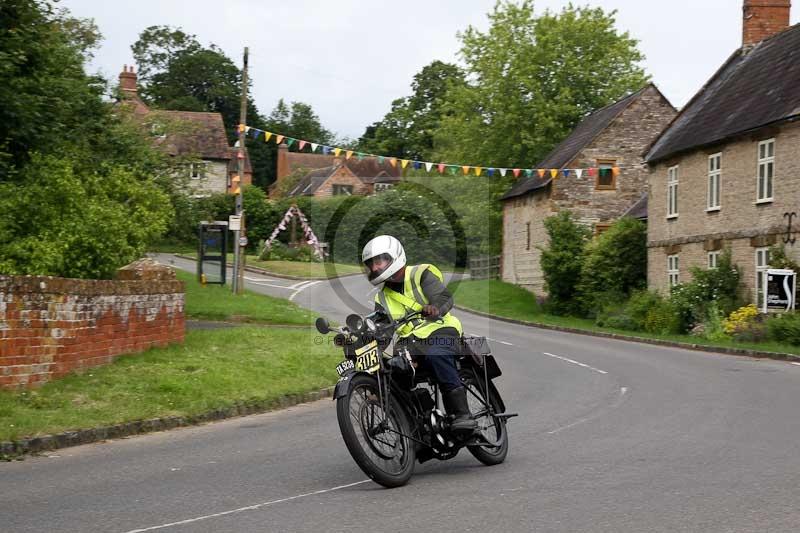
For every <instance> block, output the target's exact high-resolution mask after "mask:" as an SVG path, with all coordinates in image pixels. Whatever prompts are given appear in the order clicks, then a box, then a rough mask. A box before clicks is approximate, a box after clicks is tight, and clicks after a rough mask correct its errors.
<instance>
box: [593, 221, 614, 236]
mask: <svg viewBox="0 0 800 533" xmlns="http://www.w3.org/2000/svg"><path fill="white" fill-rule="evenodd" d="M610 227H611V224H595V225H594V236H595V237H599V236H600V235H602V234H603V233H605V232H606V231H608V228H610Z"/></svg>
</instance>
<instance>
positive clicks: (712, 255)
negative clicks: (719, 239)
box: [708, 250, 722, 269]
mask: <svg viewBox="0 0 800 533" xmlns="http://www.w3.org/2000/svg"><path fill="white" fill-rule="evenodd" d="M721 253H722V252H721V251H719V250H717V251H716V252H708V268H709V269H712V268H717V266H719V256H720V254H721Z"/></svg>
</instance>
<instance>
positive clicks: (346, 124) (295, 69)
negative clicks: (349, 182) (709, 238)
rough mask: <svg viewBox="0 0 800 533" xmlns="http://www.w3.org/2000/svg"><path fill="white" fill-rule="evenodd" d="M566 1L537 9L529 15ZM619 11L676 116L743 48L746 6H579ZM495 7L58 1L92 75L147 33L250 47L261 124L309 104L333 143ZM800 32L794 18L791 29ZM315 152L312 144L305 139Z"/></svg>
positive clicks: (438, 1)
mask: <svg viewBox="0 0 800 533" xmlns="http://www.w3.org/2000/svg"><path fill="white" fill-rule="evenodd" d="M568 3H569V2H568V1H562V0H538V1H536V3H535V5H536V10H537V11H539V12H543V11H544V10H545V9H550V10H553V11H560V10H561V9H562V8H563V7H564V6H566V5H567V4H568ZM573 3H574V4H576V5H590V6H592V7H602V8H603V9H605V10H607V11H610V10H616V11H617V15H616V20H617V28H618V29H619V30H620V31H628V32H630V34H631V36H632V37H634V38H636V39H638V40H639V41H640V43H639V47H640V50H641V51H642V52H643V53H644V55H645V56H646V59H645V61H644V63H643V66H644V68H645V70H646V71H647V72H648V73H649V74H650V75H651V76H652V78H653V81H654V82H655V83H656V85H657V86H658V87H659V89H661V91H662V92H663V93H664V94H665V96H666V97H667V98H668V99H669V100H670V101H671V102H672V103H673V105H675V106H676V107H681V106H683V105H685V104H686V103H687V102H688V101H689V99H690V98H691V97H692V96H693V95H694V93H695V92H697V90H698V89H699V88H700V87H701V86H702V85H703V84H704V83H705V82H706V81H707V80H708V79H709V78H710V77H711V76H712V75H713V73H714V72H715V71H716V69H717V68H718V67H719V66H720V65H721V64H722V62H723V61H725V60H726V59H727V58H728V56H729V55H730V54H731V53H732V52H733V51H734V50H735V49H736V48H738V47H739V46H740V45H741V32H742V0H586V1H581V0H577V1H575V2H573ZM494 4H495V1H494V0H395V1H389V0H334V1H331V0H316V1H315V0H292V1H285V0H280V1H278V0H225V1H224V2H221V1H219V0H213V1H212V0H137V1H136V2H116V1H109V0H61V1H60V2H59V5H60V6H62V7H66V8H67V9H69V10H70V11H71V12H72V14H73V15H74V16H78V17H82V18H92V19H94V20H95V22H96V24H97V25H98V27H99V29H100V31H101V33H102V34H103V36H104V40H103V42H102V44H101V47H100V49H99V50H97V51H96V52H95V58H94V60H93V61H92V63H91V64H90V66H89V69H90V70H91V71H92V72H99V73H101V74H102V75H104V76H105V77H106V78H109V79H112V80H113V79H116V77H117V76H118V75H119V72H121V70H122V66H123V65H124V64H127V65H131V64H132V63H133V55H132V53H131V49H130V46H131V45H132V44H133V43H134V42H135V41H136V40H137V38H138V36H139V33H140V32H141V31H142V30H144V29H145V28H147V27H148V26H152V25H169V26H173V27H180V28H182V29H183V30H184V31H186V32H187V33H192V34H195V35H196V36H197V38H198V40H199V41H200V42H201V43H202V44H204V45H208V44H211V43H213V44H216V45H217V46H219V47H220V48H222V50H223V51H224V52H225V53H226V54H227V55H228V57H230V58H231V59H232V60H233V61H234V62H235V63H236V64H238V65H241V62H242V53H243V50H244V47H245V46H247V47H249V53H250V61H249V64H250V78H251V79H252V82H253V83H252V95H253V97H254V100H255V103H256V105H257V106H258V108H259V110H260V112H261V113H262V114H264V115H267V114H269V112H270V111H271V110H272V109H273V108H274V107H275V105H276V104H277V102H278V99H280V98H283V99H285V100H286V101H287V102H290V101H299V102H305V103H307V104H310V105H311V106H312V107H313V109H314V111H315V112H316V113H317V114H318V115H319V117H320V120H321V122H322V124H323V126H325V127H326V128H327V129H329V130H331V131H333V132H334V133H335V134H336V135H337V136H338V137H340V138H341V137H350V138H357V137H359V136H361V134H362V133H363V132H364V129H365V128H366V126H368V125H369V124H371V123H373V122H376V121H378V120H380V119H381V118H382V117H383V116H384V115H385V114H386V112H388V111H389V108H390V106H391V102H392V100H394V99H396V98H400V97H403V96H407V95H409V94H410V93H411V81H412V79H413V76H414V74H416V73H417V72H419V71H420V70H421V69H422V67H424V66H425V65H427V64H429V63H430V62H432V61H434V60H436V59H438V60H441V61H446V62H453V63H458V62H459V57H458V50H459V48H460V43H459V40H458V37H457V33H458V32H459V31H463V30H465V29H466V28H467V27H469V26H474V27H476V28H478V29H479V30H486V29H487V28H488V19H487V17H486V15H487V13H489V12H490V11H491V10H492V8H493V6H494ZM799 21H800V8H795V9H794V10H793V12H792V24H796V23H797V22H799ZM308 140H309V141H314V139H308Z"/></svg>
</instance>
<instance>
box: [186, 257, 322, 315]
mask: <svg viewBox="0 0 800 533" xmlns="http://www.w3.org/2000/svg"><path fill="white" fill-rule="evenodd" d="M175 273H176V275H177V276H178V279H180V280H182V281H185V282H186V309H185V312H186V317H187V318H196V319H203V320H223V321H240V322H260V323H265V324H284V325H305V326H309V325H311V324H313V323H314V320H316V315H315V314H313V313H312V312H311V311H307V310H305V309H303V308H302V307H298V306H297V305H295V304H293V303H292V302H290V301H288V300H284V299H282V298H273V297H271V296H266V295H263V294H258V293H255V292H251V291H244V294H241V295H238V296H237V295H234V294H233V293H232V292H231V288H230V286H229V285H227V286H224V287H223V286H220V285H206V286H205V287H203V286H202V285H200V283H198V281H197V277H196V276H195V275H194V274H191V273H189V272H184V271H182V270H176V271H175Z"/></svg>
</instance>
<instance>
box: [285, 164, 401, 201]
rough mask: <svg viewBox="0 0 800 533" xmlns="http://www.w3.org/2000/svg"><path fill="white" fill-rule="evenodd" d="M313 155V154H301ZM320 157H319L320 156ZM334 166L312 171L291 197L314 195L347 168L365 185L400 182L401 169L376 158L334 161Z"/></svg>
mask: <svg viewBox="0 0 800 533" xmlns="http://www.w3.org/2000/svg"><path fill="white" fill-rule="evenodd" d="M300 155H313V154H300ZM318 157H319V156H318ZM333 161H334V162H335V164H334V165H332V166H328V167H324V168H318V169H316V170H312V171H311V172H309V173H308V174H306V175H305V176H303V178H302V179H301V180H300V181H299V182H298V184H297V186H296V187H295V188H294V189H292V190H291V191H290V192H289V196H308V195H313V194H314V193H315V192H316V190H317V189H319V187H320V186H321V185H322V184H323V183H325V180H326V179H328V178H329V177H330V176H331V175H333V173H334V172H335V171H336V170H337V169H338V168H340V167H342V166H345V167H346V168H347V169H349V170H350V172H352V173H353V174H355V176H356V177H357V178H359V179H360V180H361V181H362V182H364V183H394V182H397V181H400V180H401V179H402V178H401V176H400V169H399V168H398V167H393V166H392V165H391V164H390V163H389V162H388V161H386V160H385V161H384V162H383V163H378V161H377V159H376V158H371V157H368V158H364V159H362V160H361V161H359V160H358V159H355V158H351V159H346V160H344V161H342V160H341V159H334V160H333Z"/></svg>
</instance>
